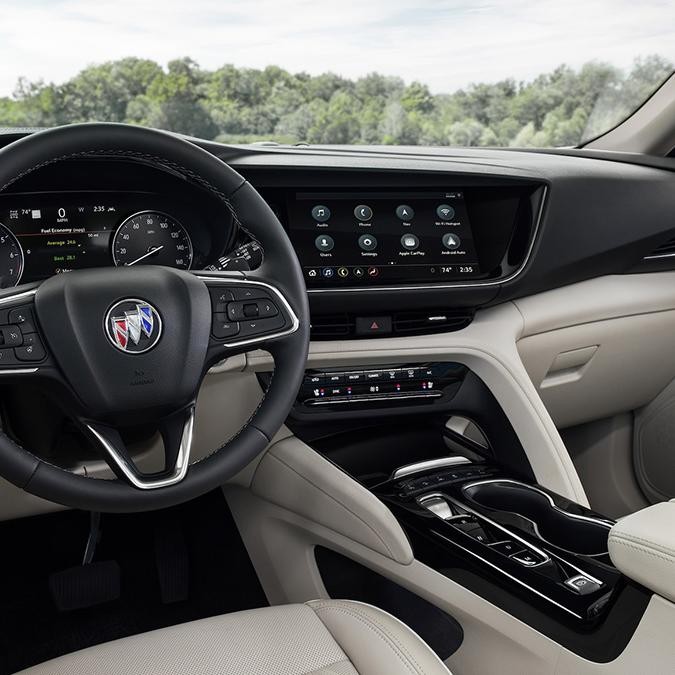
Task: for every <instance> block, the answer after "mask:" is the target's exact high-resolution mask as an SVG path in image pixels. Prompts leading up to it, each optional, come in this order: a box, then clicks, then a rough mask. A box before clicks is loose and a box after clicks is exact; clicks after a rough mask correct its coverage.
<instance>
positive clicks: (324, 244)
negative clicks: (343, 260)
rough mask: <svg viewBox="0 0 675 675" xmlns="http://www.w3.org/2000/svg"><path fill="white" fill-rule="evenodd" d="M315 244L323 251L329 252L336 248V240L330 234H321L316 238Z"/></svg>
mask: <svg viewBox="0 0 675 675" xmlns="http://www.w3.org/2000/svg"><path fill="white" fill-rule="evenodd" d="M314 245H315V246H316V248H317V249H318V250H319V251H321V252H323V253H328V252H329V251H332V250H333V249H334V248H335V240H334V239H333V237H331V236H330V235H328V234H320V235H319V236H318V237H317V238H316V239H315V240H314Z"/></svg>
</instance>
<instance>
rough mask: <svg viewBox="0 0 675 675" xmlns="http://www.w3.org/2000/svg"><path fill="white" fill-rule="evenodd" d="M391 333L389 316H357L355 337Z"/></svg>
mask: <svg viewBox="0 0 675 675" xmlns="http://www.w3.org/2000/svg"><path fill="white" fill-rule="evenodd" d="M391 331H392V324H391V317H390V316H357V317H356V334H357V335H389V333H391Z"/></svg>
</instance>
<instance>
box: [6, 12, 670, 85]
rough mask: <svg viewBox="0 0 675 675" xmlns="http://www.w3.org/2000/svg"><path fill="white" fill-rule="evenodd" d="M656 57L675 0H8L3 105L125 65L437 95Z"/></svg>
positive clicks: (664, 51) (664, 44)
mask: <svg viewBox="0 0 675 675" xmlns="http://www.w3.org/2000/svg"><path fill="white" fill-rule="evenodd" d="M654 53H659V54H661V55H663V56H666V57H668V58H670V59H671V60H673V61H675V2H673V1H672V0H566V1H565V0H531V1H527V0H513V1H512V2H507V1H500V0H493V1H488V0H485V1H484V0H416V1H415V0H330V1H326V0H240V1H237V2H232V1H231V0H190V1H189V2H186V1H185V0H133V2H131V1H129V0H0V96H2V95H8V94H10V93H11V92H12V91H13V89H14V87H15V84H16V81H17V78H18V77H19V76H25V77H28V78H29V79H31V80H35V79H43V80H46V81H54V82H62V81H64V80H66V79H68V78H69V77H71V76H72V75H74V74H75V73H77V72H78V71H79V70H80V69H81V68H83V67H84V66H86V65H88V64H91V63H98V62H101V61H106V60H110V59H116V58H120V57H124V56H139V57H147V58H152V59H155V60H156V61H159V62H160V63H163V64H166V62H167V61H169V60H170V59H172V58H176V57H181V56H190V57H192V58H193V59H195V60H196V61H197V62H198V63H200V64H201V65H202V66H203V67H206V68H214V67H217V66H219V65H222V64H224V63H233V64H235V65H237V66H246V67H255V68H260V67H264V66H266V65H269V64H276V65H280V66H282V67H284V68H287V69H289V70H291V71H293V72H297V71H307V72H310V73H312V74H316V73H320V72H325V71H332V72H336V73H339V74H341V75H345V76H348V77H358V76H359V75H363V74H365V73H368V72H371V71H378V72H381V73H385V74H390V75H398V76H401V77H403V78H404V79H405V80H406V81H410V80H421V81H423V82H426V83H427V84H428V85H429V86H430V87H431V89H432V91H434V92H435V93H438V92H451V91H454V90H456V89H457V88H459V87H462V86H464V85H466V84H468V83H470V82H474V81H494V80H497V79H501V78H504V77H515V78H517V79H530V78H532V77H534V76H535V75H537V74H538V73H540V72H545V71H548V70H551V69H552V68H554V67H556V66H558V65H559V64H561V63H567V64H569V65H571V66H577V65H579V64H581V63H583V62H585V61H588V60H591V59H596V60H603V61H608V62H610V63H613V64H616V65H618V66H626V65H629V64H630V63H631V62H632V61H633V59H634V58H635V57H636V56H640V55H645V54H654Z"/></svg>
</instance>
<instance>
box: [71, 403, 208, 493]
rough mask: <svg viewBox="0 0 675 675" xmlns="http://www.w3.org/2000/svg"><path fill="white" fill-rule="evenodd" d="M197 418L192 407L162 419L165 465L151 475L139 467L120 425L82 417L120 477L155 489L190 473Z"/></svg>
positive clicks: (90, 433) (140, 485)
mask: <svg viewBox="0 0 675 675" xmlns="http://www.w3.org/2000/svg"><path fill="white" fill-rule="evenodd" d="M194 417H195V409H194V406H191V407H190V408H188V409H187V410H182V411H179V412H176V413H174V414H172V415H169V416H168V417H166V418H164V419H162V420H161V421H160V423H159V432H160V434H161V436H162V441H163V445H164V468H163V469H162V470H161V471H158V472H155V473H151V474H149V473H143V472H141V471H140V470H139V469H138V467H137V466H136V463H135V462H134V460H133V458H132V457H131V455H130V453H129V450H128V448H127V446H126V443H125V442H124V440H123V439H122V435H121V434H120V432H119V430H118V429H117V428H115V427H112V426H109V425H107V424H102V423H99V422H93V421H91V420H81V424H82V426H83V427H84V429H85V432H86V433H87V435H88V436H89V437H90V438H91V439H92V440H93V441H94V442H95V443H96V444H97V445H99V446H100V447H101V448H102V450H103V453H104V454H103V456H104V458H105V460H106V462H107V463H108V465H109V466H110V468H111V469H112V470H113V472H114V473H115V475H117V477H118V478H120V479H122V480H124V481H125V482H127V483H128V484H129V485H131V486H133V487H135V488H138V489H139V490H153V489H157V488H163V487H168V486H170V485H175V484H176V483H180V482H181V481H182V480H183V479H184V478H185V476H186V475H187V471H188V466H189V463H190V448H191V446H192V434H193V429H194Z"/></svg>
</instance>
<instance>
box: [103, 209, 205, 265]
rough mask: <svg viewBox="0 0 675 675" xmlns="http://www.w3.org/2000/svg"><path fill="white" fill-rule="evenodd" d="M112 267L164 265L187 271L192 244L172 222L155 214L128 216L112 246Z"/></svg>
mask: <svg viewBox="0 0 675 675" xmlns="http://www.w3.org/2000/svg"><path fill="white" fill-rule="evenodd" d="M112 256H113V261H114V263H115V265H117V266H118V267H124V266H129V265H166V266H167V267H177V268H178V269H183V270H187V269H190V266H191V265H192V242H191V241H190V236H189V235H188V233H187V230H186V229H185V228H184V227H183V226H182V225H181V224H180V223H179V222H178V221H177V220H175V219H174V218H172V217H171V216H167V215H166V214H165V213H159V212H158V211H142V212H141V213H136V214H134V215H133V216H129V218H127V219H126V220H125V221H124V222H123V223H122V224H121V225H120V226H119V228H118V229H117V232H115V236H114V237H113V242H112Z"/></svg>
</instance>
